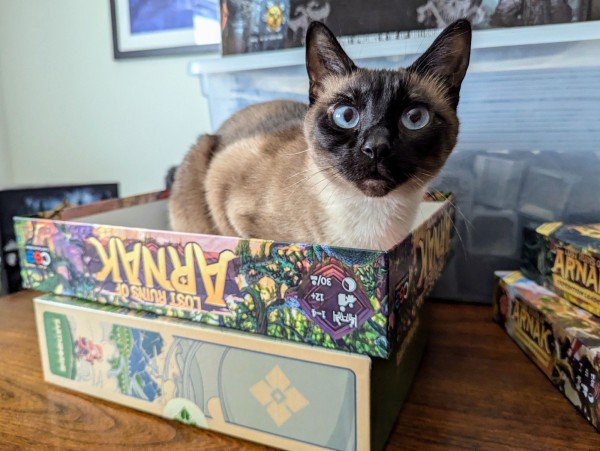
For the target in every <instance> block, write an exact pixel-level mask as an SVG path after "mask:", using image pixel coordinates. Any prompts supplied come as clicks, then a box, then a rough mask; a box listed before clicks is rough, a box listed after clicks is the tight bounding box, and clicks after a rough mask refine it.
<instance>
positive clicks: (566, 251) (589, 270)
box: [522, 222, 600, 316]
mask: <svg viewBox="0 0 600 451" xmlns="http://www.w3.org/2000/svg"><path fill="white" fill-rule="evenodd" d="M522 261H523V264H522V269H523V271H524V273H525V274H527V275H528V276H529V277H530V278H532V279H534V280H535V281H537V282H539V283H540V284H542V285H544V286H546V287H547V288H549V289H551V290H552V291H554V292H556V293H558V294H559V295H560V296H561V297H563V298H565V299H566V300H568V301H570V302H572V303H574V304H577V305H578V306H579V307H582V308H584V309H586V310H587V311H589V312H591V313H593V314H594V315H597V316H600V224H588V225H565V224H562V223H560V222H551V223H546V224H542V225H541V226H539V227H537V228H536V229H535V230H534V229H526V230H525V231H524V243H523V254H522Z"/></svg>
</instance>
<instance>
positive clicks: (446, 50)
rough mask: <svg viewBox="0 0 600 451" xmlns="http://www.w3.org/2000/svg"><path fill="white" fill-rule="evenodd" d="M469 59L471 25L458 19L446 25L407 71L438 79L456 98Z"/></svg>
mask: <svg viewBox="0 0 600 451" xmlns="http://www.w3.org/2000/svg"><path fill="white" fill-rule="evenodd" d="M470 57H471V24H470V23H469V21H468V20H465V19H460V20H457V21H456V22H454V23H452V24H450V25H448V26H447V27H446V29H444V31H442V32H441V33H440V35H439V36H438V37H437V38H436V39H435V41H433V44H431V46H430V47H429V48H428V49H427V51H426V52H425V53H424V54H423V55H421V56H420V57H419V59H417V60H416V61H415V62H414V63H413V64H412V65H411V66H410V67H409V68H408V70H409V71H414V72H417V73H419V74H422V75H426V74H433V75H436V76H437V77H440V78H441V79H442V80H444V82H445V83H447V84H448V85H449V87H450V88H451V91H453V92H455V93H456V95H457V96H458V91H459V90H460V85H461V83H462V81H463V79H464V78H465V74H466V72H467V67H469V59H470Z"/></svg>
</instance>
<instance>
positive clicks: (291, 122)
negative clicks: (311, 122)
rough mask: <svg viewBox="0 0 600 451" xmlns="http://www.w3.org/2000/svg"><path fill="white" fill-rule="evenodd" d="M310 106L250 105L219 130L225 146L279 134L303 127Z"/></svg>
mask: <svg viewBox="0 0 600 451" xmlns="http://www.w3.org/2000/svg"><path fill="white" fill-rule="evenodd" d="M307 109H308V105H306V104H304V103H301V102H294V101H290V100H274V101H270V102H263V103H257V104H255V105H250V106H248V107H246V108H244V109H242V110H240V111H238V112H237V113H235V114H234V115H233V116H231V117H230V118H229V119H228V120H226V121H225V122H224V123H223V125H221V127H219V129H218V130H217V132H216V134H217V135H219V137H220V142H221V144H222V145H223V146H228V145H229V144H231V143H233V142H236V141H238V140H240V139H245V138H249V137H252V136H256V135H269V134H272V133H279V132H280V131H282V130H285V129H288V128H295V127H297V126H299V125H300V126H301V125H302V124H303V122H304V116H305V115H306V111H307Z"/></svg>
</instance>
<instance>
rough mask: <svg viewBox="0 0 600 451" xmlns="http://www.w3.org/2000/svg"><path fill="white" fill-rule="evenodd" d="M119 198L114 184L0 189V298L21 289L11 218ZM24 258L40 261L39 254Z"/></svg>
mask: <svg viewBox="0 0 600 451" xmlns="http://www.w3.org/2000/svg"><path fill="white" fill-rule="evenodd" d="M118 196H119V186H118V184H116V183H105V184H87V185H66V186H64V185H57V186H37V187H13V188H6V189H0V295H3V294H7V293H12V292H15V291H17V290H19V289H20V288H21V276H20V266H19V258H18V254H17V251H18V246H17V242H16V238H15V231H14V227H13V216H16V215H20V216H23V215H33V214H36V213H39V212H48V211H52V210H54V209H56V208H63V207H65V206H68V205H71V206H73V205H84V204H89V203H93V202H98V201H101V200H105V199H111V198H115V197H118ZM25 257H26V258H29V259H35V258H37V259H41V258H43V256H42V255H41V254H40V253H35V252H31V253H29V254H27V255H26V256H25Z"/></svg>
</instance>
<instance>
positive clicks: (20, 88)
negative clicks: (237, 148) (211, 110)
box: [0, 0, 209, 195]
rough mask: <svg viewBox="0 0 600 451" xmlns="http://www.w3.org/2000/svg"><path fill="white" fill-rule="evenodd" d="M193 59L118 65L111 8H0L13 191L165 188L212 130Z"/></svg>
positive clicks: (59, 4) (25, 0)
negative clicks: (115, 185) (92, 185)
mask: <svg viewBox="0 0 600 451" xmlns="http://www.w3.org/2000/svg"><path fill="white" fill-rule="evenodd" d="M193 59H194V56H189V57H176V58H173V57H166V58H164V57H163V58H153V59H147V58H143V59H135V60H121V61H115V60H114V59H113V55H112V35H111V25H110V8H109V2H108V1H104V0H94V1H81V0H52V1H50V0H18V1H11V0H0V68H1V69H2V78H1V80H0V92H1V94H2V95H3V97H4V112H5V116H6V120H5V130H4V133H3V132H2V128H1V124H2V121H0V161H2V162H3V161H4V157H5V155H3V154H2V152H3V150H2V148H3V146H2V142H3V140H2V135H3V134H4V135H5V139H4V141H5V146H4V147H6V145H7V144H8V146H9V151H10V156H11V157H12V175H13V179H14V182H16V183H67V182H68V183H70V182H92V181H111V180H116V181H119V182H120V183H121V193H122V194H124V195H129V194H134V193H139V192H145V191H151V190H155V189H160V188H162V187H163V186H164V176H165V174H166V171H167V168H168V167H169V166H170V165H173V164H177V163H179V161H180V160H181V158H182V157H183V155H184V153H185V152H186V151H187V149H188V148H189V146H190V145H191V144H192V143H193V141H194V140H195V139H196V137H197V135H199V134H200V133H203V132H205V131H207V130H208V129H209V119H208V110H207V104H206V102H205V100H204V98H203V97H202V96H201V94H200V88H199V84H198V82H197V79H195V78H192V77H190V76H189V75H187V64H188V63H189V62H190V61H191V60H193ZM0 113H1V111H0ZM0 118H1V115H0ZM5 153H6V151H5ZM3 171H4V172H6V170H3V169H1V168H0V183H1V182H2V177H3V176H4V177H8V174H3Z"/></svg>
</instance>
